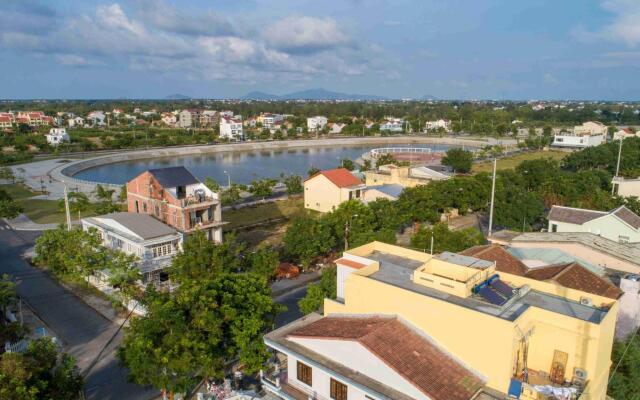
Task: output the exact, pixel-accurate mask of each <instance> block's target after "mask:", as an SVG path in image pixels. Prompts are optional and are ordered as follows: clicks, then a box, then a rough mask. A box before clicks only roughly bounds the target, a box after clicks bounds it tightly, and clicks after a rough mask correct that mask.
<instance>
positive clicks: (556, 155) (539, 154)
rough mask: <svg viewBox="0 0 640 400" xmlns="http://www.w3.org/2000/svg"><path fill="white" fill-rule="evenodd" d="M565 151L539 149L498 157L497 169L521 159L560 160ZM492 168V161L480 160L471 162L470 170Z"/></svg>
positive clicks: (474, 171) (507, 167)
mask: <svg viewBox="0 0 640 400" xmlns="http://www.w3.org/2000/svg"><path fill="white" fill-rule="evenodd" d="M567 154H569V153H567V152H565V151H558V150H548V151H544V150H539V151H535V152H531V153H518V154H516V155H514V156H508V157H504V158H500V159H498V165H497V169H513V168H515V167H517V166H518V164H520V163H521V162H523V161H526V160H537V159H540V158H552V159H554V160H558V161H560V160H562V159H563V158H565V157H566V156H567ZM492 169H493V162H492V161H482V162H479V163H475V164H473V167H472V168H471V171H472V172H473V173H477V172H491V171H492Z"/></svg>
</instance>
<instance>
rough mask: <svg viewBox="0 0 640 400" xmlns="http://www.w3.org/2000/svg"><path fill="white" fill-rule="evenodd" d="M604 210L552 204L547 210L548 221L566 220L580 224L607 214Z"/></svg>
mask: <svg viewBox="0 0 640 400" xmlns="http://www.w3.org/2000/svg"><path fill="white" fill-rule="evenodd" d="M607 214H608V213H607V212H605V211H594V210H585V209H582V208H573V207H564V206H553V207H551V211H549V217H548V219H549V221H559V222H567V223H570V224H578V225H582V224H584V223H585V222H589V221H592V220H594V219H596V218H600V217H602V216H603V215H607Z"/></svg>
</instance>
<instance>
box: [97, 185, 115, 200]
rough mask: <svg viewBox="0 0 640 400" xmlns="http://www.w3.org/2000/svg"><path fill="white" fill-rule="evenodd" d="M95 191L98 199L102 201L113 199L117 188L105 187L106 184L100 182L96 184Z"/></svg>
mask: <svg viewBox="0 0 640 400" xmlns="http://www.w3.org/2000/svg"><path fill="white" fill-rule="evenodd" d="M95 193H96V196H97V197H98V199H100V200H102V201H109V202H110V201H112V200H113V193H115V190H113V189H105V187H104V186H102V185H100V184H98V185H96V188H95Z"/></svg>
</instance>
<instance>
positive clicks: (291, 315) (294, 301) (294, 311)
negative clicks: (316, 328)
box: [275, 286, 307, 328]
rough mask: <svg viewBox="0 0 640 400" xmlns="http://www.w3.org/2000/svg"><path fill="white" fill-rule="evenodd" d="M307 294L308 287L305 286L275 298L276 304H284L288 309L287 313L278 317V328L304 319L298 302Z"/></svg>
mask: <svg viewBox="0 0 640 400" xmlns="http://www.w3.org/2000/svg"><path fill="white" fill-rule="evenodd" d="M306 294H307V287H306V286H303V287H301V288H298V289H295V290H293V291H291V292H289V293H285V294H283V295H281V296H278V297H276V298H275V300H276V303H279V304H283V305H284V306H286V307H287V311H285V312H283V313H282V314H280V315H278V316H277V317H276V328H280V327H281V326H284V325H286V324H288V323H289V322H292V321H295V320H296V319H298V318H300V317H302V313H301V312H300V309H299V308H298V301H299V300H300V299H301V298H303V297H304V296H305V295H306Z"/></svg>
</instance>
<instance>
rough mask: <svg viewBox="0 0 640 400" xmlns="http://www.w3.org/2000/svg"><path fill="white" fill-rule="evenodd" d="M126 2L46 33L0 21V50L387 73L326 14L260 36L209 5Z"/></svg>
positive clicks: (216, 68)
mask: <svg viewBox="0 0 640 400" xmlns="http://www.w3.org/2000/svg"><path fill="white" fill-rule="evenodd" d="M134 4H137V5H138V8H135V7H133V8H128V7H123V6H121V5H120V4H119V3H113V4H107V5H100V6H97V7H96V8H95V9H94V10H93V11H91V12H88V13H83V14H77V15H70V16H66V17H63V16H59V20H58V21H56V24H55V25H53V26H54V28H53V29H52V30H50V31H48V32H46V33H44V32H35V31H33V30H32V29H25V30H20V28H19V26H20V24H13V25H11V26H10V27H7V26H6V25H5V26H4V27H3V26H0V49H1V48H2V47H5V48H11V49H13V50H14V51H21V52H30V53H33V54H36V55H38V56H42V57H51V58H52V59H53V60H54V61H56V62H58V63H59V64H61V65H64V66H69V67H80V66H91V65H100V64H104V65H113V64H119V65H125V66H128V67H129V68H131V69H135V70H142V71H153V72H156V73H163V72H168V71H181V72H183V73H184V74H185V75H186V76H188V78H189V79H207V80H209V79H226V80H232V81H235V82H242V81H252V80H265V79H272V80H278V79H280V80H282V79H287V80H290V81H305V80H308V79H309V77H311V76H316V77H317V76H335V75H338V76H354V75H362V74H364V73H366V72H367V71H370V72H373V73H381V74H387V70H388V69H389V67H390V64H387V63H386V62H385V61H384V58H385V57H384V53H383V52H382V51H381V50H380V49H377V50H376V46H375V45H368V46H366V45H358V46H356V45H353V44H352V42H351V39H350V38H349V37H348V36H347V35H346V34H345V33H344V32H343V31H342V30H341V29H340V28H339V27H338V24H337V22H336V21H335V20H333V19H331V18H315V17H305V16H302V17H286V18H284V19H281V20H279V21H277V22H275V23H273V24H272V25H271V26H269V27H268V28H267V29H266V30H265V31H264V34H262V33H255V32H252V31H251V30H248V29H238V28H237V26H236V24H237V22H234V21H233V20H231V19H227V18H225V17H222V16H220V15H219V14H217V13H215V12H213V11H211V10H207V11H201V12H199V13H196V12H195V10H193V11H192V12H189V10H188V9H185V8H180V9H179V10H178V9H177V8H173V7H172V6H169V5H167V4H166V3H164V2H163V1H162V0H138V1H137V2H134ZM26 14H27V11H25V15H26ZM25 18H26V17H25ZM239 32H242V33H239Z"/></svg>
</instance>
